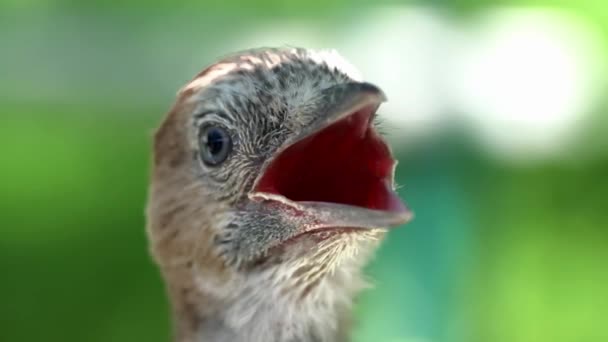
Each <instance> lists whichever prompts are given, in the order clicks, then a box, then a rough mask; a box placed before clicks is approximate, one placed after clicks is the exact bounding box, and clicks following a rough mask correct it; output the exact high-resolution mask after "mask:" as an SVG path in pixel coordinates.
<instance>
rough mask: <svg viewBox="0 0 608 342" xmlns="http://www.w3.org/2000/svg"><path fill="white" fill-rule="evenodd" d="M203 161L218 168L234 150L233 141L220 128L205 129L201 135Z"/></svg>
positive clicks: (210, 127) (208, 127) (207, 127)
mask: <svg viewBox="0 0 608 342" xmlns="http://www.w3.org/2000/svg"><path fill="white" fill-rule="evenodd" d="M199 140H200V154H201V159H202V160H203V162H204V163H205V164H206V165H209V166H217V165H219V164H220V163H222V162H223V161H224V160H226V158H227V157H228V154H230V151H231V150H232V139H231V138H230V135H229V134H228V132H227V131H226V130H225V129H224V128H222V127H220V126H206V127H203V128H202V129H201V131H200V134H199Z"/></svg>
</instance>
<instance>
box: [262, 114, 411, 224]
mask: <svg viewBox="0 0 608 342" xmlns="http://www.w3.org/2000/svg"><path fill="white" fill-rule="evenodd" d="M376 107H377V106H366V107H363V108H361V109H359V110H357V111H355V112H354V113H352V114H349V115H347V116H345V117H344V118H342V119H339V120H338V121H336V122H335V123H332V124H331V125H329V126H327V127H325V128H323V129H321V130H319V131H318V132H316V133H313V134H311V135H309V136H307V137H306V138H304V139H302V140H300V141H298V142H296V143H294V144H292V145H290V146H289V147H287V148H286V149H284V150H283V151H281V152H280V153H279V155H278V156H276V158H275V159H274V160H273V161H272V162H271V164H270V165H269V166H268V167H267V168H266V169H265V171H264V173H263V175H262V177H261V178H260V179H259V180H258V182H257V183H256V186H255V188H254V192H253V193H252V194H251V197H252V199H257V200H270V201H275V202H276V201H279V202H282V203H284V204H288V205H291V206H293V207H296V208H299V210H301V211H302V212H306V213H308V214H313V213H314V215H315V216H317V217H323V219H322V221H326V222H331V225H336V226H337V225H345V226H350V227H352V226H355V227H357V226H361V228H371V227H387V226H392V225H396V224H400V223H404V222H405V221H407V220H408V219H409V218H410V216H411V213H410V212H409V211H408V209H407V208H406V207H405V205H404V204H403V203H402V201H401V199H400V198H399V197H398V196H397V194H396V193H395V191H394V190H393V189H392V178H393V171H394V166H395V161H394V160H393V158H392V156H391V153H390V150H389V148H388V146H387V145H386V143H385V142H384V141H383V140H382V138H381V137H380V136H378V134H377V133H376V132H375V130H374V128H373V126H372V125H371V119H372V116H373V114H374V111H375V109H376ZM328 224H329V223H328ZM368 226H369V227H368Z"/></svg>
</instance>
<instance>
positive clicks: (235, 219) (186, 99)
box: [148, 48, 411, 297]
mask: <svg viewBox="0 0 608 342" xmlns="http://www.w3.org/2000/svg"><path fill="white" fill-rule="evenodd" d="M351 70H352V67H350V65H349V64H348V63H347V62H346V61H344V60H343V59H341V58H340V57H339V56H338V55H337V54H335V53H333V52H314V51H310V50H305V49H297V48H293V49H292V48H283V49H259V50H248V51H245V52H241V53H237V54H235V55H232V56H228V57H226V58H223V59H222V60H221V61H219V62H217V63H215V64H213V65H211V66H210V67H208V68H207V69H205V70H203V71H202V72H201V73H199V74H198V75H197V76H196V77H195V78H194V79H193V80H192V81H191V82H189V83H188V84H187V85H186V86H185V87H184V88H182V90H181V91H180V92H179V94H178V99H177V101H176V103H175V105H174V106H173V108H172V109H171V110H170V112H169V113H168V115H167V116H166V117H165V119H164V121H163V123H162V124H161V126H160V128H159V129H158V131H157V132H156V134H155V138H154V158H153V172H152V184H151V189H150V199H149V205H148V221H149V224H148V232H149V237H150V240H151V246H152V251H153V254H154V256H155V257H156V260H157V261H158V262H159V263H160V265H161V268H163V269H164V271H165V274H166V275H167V278H170V276H169V274H170V273H171V272H172V271H171V270H177V269H179V270H181V271H180V272H179V275H176V276H175V277H177V278H179V279H181V280H175V279H174V280H170V279H169V281H170V282H172V283H173V285H174V286H178V283H180V282H181V283H188V281H186V280H185V279H186V278H187V279H190V278H191V277H192V278H194V281H193V282H191V283H196V285H193V286H195V287H197V288H198V289H199V290H200V291H203V292H204V291H208V292H209V293H211V294H213V295H215V296H216V297H230V296H232V293H235V292H238V291H237V290H235V288H234V287H235V286H240V287H244V286H246V285H243V279H247V277H249V278H256V277H257V278H256V279H259V283H257V285H256V286H265V285H263V284H264V283H263V281H262V280H261V279H266V280H268V283H267V285H268V286H272V285H269V284H275V285H277V284H278V285H277V286H278V287H279V288H281V287H282V288H291V289H299V291H294V293H297V296H302V295H305V294H306V293H307V292H310V291H311V288H312V287H313V286H312V285H318V284H319V283H320V282H321V281H322V280H323V277H324V275H325V274H329V273H332V272H336V270H337V269H341V264H342V263H344V262H346V261H345V260H346V259H355V260H356V259H357V258H358V257H357V255H358V253H360V254H366V253H367V252H366V251H367V250H369V249H373V247H374V246H375V245H376V244H377V241H378V239H379V238H380V237H381V236H382V235H383V234H384V232H385V231H386V229H387V228H388V227H392V226H396V225H399V224H403V223H405V222H407V221H408V220H409V219H410V218H411V213H410V211H409V210H408V209H407V208H406V206H405V205H404V204H403V203H402V202H401V200H400V199H399V197H398V196H397V194H396V193H395V191H394V183H393V173H394V169H395V165H396V162H395V160H394V159H393V156H392V154H391V151H390V149H389V147H388V146H387V144H386V143H385V141H384V140H383V139H382V137H381V136H380V135H379V134H378V132H377V130H376V125H375V122H376V120H375V119H376V110H377V109H378V107H379V106H380V105H381V103H382V102H384V101H385V100H386V98H385V95H384V93H383V92H382V91H381V90H380V89H379V88H378V87H376V86H374V85H372V84H370V83H365V82H362V81H361V80H360V78H359V77H358V76H357V75H356V73H355V72H353V71H351ZM360 258H365V257H364V256H361V257H360ZM346 263H348V262H346ZM355 264H357V267H358V266H360V264H361V262H355ZM344 267H347V266H344ZM348 267H350V266H348ZM353 267H354V266H353ZM262 274H264V275H265V276H264V277H265V278H264V277H262V276H261V275H262ZM313 275H314V276H313ZM235 279H236V280H238V281H236V280H235ZM237 283H238V284H240V285H235V284H237ZM230 284H232V285H230ZM281 284H282V285H281ZM171 285H172V284H170V286H171ZM288 292H289V291H288Z"/></svg>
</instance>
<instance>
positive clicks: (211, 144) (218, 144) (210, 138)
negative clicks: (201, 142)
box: [207, 129, 225, 155]
mask: <svg viewBox="0 0 608 342" xmlns="http://www.w3.org/2000/svg"><path fill="white" fill-rule="evenodd" d="M224 139H225V137H224V135H223V134H222V133H221V132H220V131H219V130H217V129H211V130H210V131H209V133H207V148H208V149H209V153H211V154H213V155H217V154H218V153H220V152H222V148H223V147H224Z"/></svg>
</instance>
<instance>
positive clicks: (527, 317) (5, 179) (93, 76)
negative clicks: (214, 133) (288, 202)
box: [0, 0, 608, 342]
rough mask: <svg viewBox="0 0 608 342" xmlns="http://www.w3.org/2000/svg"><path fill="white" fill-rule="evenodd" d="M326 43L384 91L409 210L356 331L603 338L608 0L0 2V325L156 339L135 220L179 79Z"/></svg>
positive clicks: (8, 337) (163, 336) (17, 333)
mask: <svg viewBox="0 0 608 342" xmlns="http://www.w3.org/2000/svg"><path fill="white" fill-rule="evenodd" d="M285 44H287V45H296V46H305V47H314V48H336V49H338V50H339V51H340V52H341V53H342V54H343V55H345V56H346V57H347V58H348V59H349V60H351V61H352V62H353V64H355V65H356V66H357V67H358V68H359V69H361V71H362V72H363V74H364V75H365V76H366V79H367V80H370V81H372V82H375V83H377V84H378V85H380V86H381V87H382V88H383V89H384V90H385V91H386V93H387V94H388V97H389V102H388V103H387V104H386V105H385V106H383V107H382V108H381V113H382V115H383V117H384V118H385V123H384V130H385V131H386V133H387V136H388V138H389V140H390V141H391V143H392V144H393V146H394V149H395V151H396V152H397V154H398V156H399V159H400V164H399V168H398V175H397V176H398V182H399V184H401V185H402V187H401V188H400V193H401V194H402V196H403V197H404V198H405V199H406V201H407V202H408V203H409V204H410V206H411V207H412V208H413V209H414V211H415V213H416V219H415V221H414V222H413V223H411V224H409V225H407V226H406V227H402V228H401V229H398V230H395V231H393V232H392V233H391V234H390V237H389V239H388V240H387V241H386V243H385V244H384V245H383V247H382V249H381V250H380V252H379V253H378V257H377V258H376V259H375V260H374V262H373V263H372V264H371V265H370V267H369V274H370V275H371V276H372V277H373V278H374V279H375V285H376V286H375V289H374V290H372V291H368V292H366V293H365V294H364V295H363V296H362V297H361V298H360V301H359V302H358V305H357V307H356V318H357V325H356V329H355V331H354V340H355V341H358V342H362V341H390V342H395V341H400V342H406V341H408V342H431V341H433V342H440V341H450V342H451V341H463V342H464V341H466V342H475V341H479V342H488V341H492V342H501V341H505V342H519V341H522V342H523V341H530V342H532V341H551V342H558V341H608V205H607V199H608V134H607V133H606V132H608V113H607V111H608V97H607V96H606V94H607V93H608V62H607V61H608V52H607V51H608V2H605V1H602V0H582V1H575V0H561V1H534V0H519V1H515V0H513V1H500V2H494V1H479V0H454V1H447V0H446V1H430V0H429V1H417V2H398V1H363V0H359V1H346V0H324V1H318V0H313V1H308V2H300V3H297V2H288V1H285V0H264V1H258V2H249V1H244V0H243V1H241V2H224V1H219V0H216V1H211V2H202V1H187V2H182V3H179V4H178V3H174V2H172V1H168V0H153V1H141V0H125V1H101V0H95V1H88V2H84V1H82V2H80V1H72V0H64V1H45V0H25V1H22V0H8V1H7V0H2V1H1V2H0V218H1V219H2V220H1V226H0V277H1V278H0V341H7V342H8V341H104V342H107V341H159V342H160V341H168V338H169V335H170V332H169V331H170V327H169V319H168V312H167V303H166V300H165V294H164V290H163V285H162V283H161V281H160V278H159V275H158V272H157V270H156V268H155V267H154V265H153V264H152V263H151V261H150V259H149V257H148V252H147V247H146V239H145V235H144V217H143V211H144V203H145V196H146V186H147V176H148V160H149V147H150V146H149V145H150V144H149V143H150V137H151V134H152V132H153V130H154V127H155V126H156V124H157V123H158V122H159V120H160V119H161V117H162V115H163V114H164V112H165V111H166V110H167V109H168V108H169V106H170V105H171V103H172V101H173V97H174V95H175V93H176V91H177V89H178V88H179V87H180V86H181V85H183V84H184V83H185V82H186V81H187V80H188V79H189V78H190V77H191V76H193V75H194V74H195V73H197V72H198V71H199V70H200V69H201V68H203V67H204V66H205V65H207V64H209V63H211V62H212V61H213V60H214V59H216V58H217V57H219V56H222V55H224V54H226V53H227V52H231V51H234V50H240V49H244V48H249V47H254V46H260V45H285Z"/></svg>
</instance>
